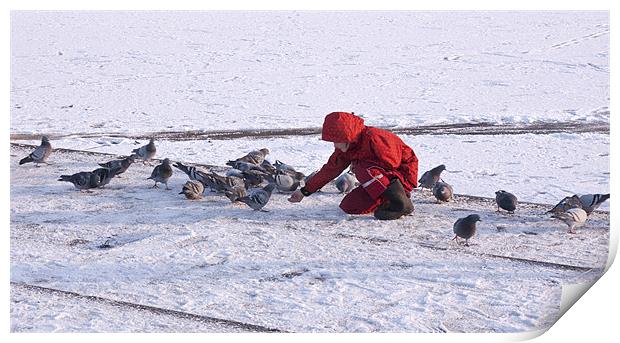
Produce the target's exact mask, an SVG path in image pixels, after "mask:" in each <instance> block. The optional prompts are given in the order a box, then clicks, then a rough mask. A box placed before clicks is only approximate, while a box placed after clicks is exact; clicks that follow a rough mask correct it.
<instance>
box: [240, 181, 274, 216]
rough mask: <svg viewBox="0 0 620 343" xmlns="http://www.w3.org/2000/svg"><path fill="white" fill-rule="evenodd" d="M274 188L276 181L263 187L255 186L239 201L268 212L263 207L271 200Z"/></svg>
mask: <svg viewBox="0 0 620 343" xmlns="http://www.w3.org/2000/svg"><path fill="white" fill-rule="evenodd" d="M274 188H276V184H275V183H270V184H268V185H267V186H265V187H263V188H257V189H256V188H255V189H253V190H252V191H251V192H250V194H248V195H247V196H244V197H241V198H239V199H238V201H241V202H243V203H245V204H246V205H248V206H250V207H251V208H253V209H254V210H255V211H263V212H266V211H265V210H263V207H265V205H267V203H268V202H269V198H271V192H273V190H274Z"/></svg>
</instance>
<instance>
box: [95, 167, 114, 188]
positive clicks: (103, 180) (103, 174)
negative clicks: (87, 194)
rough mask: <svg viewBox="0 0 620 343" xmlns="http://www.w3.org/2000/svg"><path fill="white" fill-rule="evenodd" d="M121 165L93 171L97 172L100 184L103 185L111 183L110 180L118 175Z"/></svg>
mask: <svg viewBox="0 0 620 343" xmlns="http://www.w3.org/2000/svg"><path fill="white" fill-rule="evenodd" d="M119 168H120V167H117V168H114V169H110V168H97V169H95V170H93V171H92V173H93V174H96V175H97V176H98V177H99V186H98V187H103V186H105V185H107V184H108V183H110V180H112V178H113V177H114V176H115V175H116V173H117V172H118V169H119Z"/></svg>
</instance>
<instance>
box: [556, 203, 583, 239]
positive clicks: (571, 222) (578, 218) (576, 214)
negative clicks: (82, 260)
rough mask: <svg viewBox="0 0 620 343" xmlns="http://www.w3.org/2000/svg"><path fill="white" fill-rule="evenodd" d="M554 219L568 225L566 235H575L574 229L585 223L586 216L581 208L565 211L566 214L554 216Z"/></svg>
mask: <svg viewBox="0 0 620 343" xmlns="http://www.w3.org/2000/svg"><path fill="white" fill-rule="evenodd" d="M554 217H555V218H558V219H560V220H561V221H563V222H564V223H565V224H566V225H568V233H577V232H576V231H575V228H576V227H580V226H583V225H584V224H585V223H586V219H588V214H587V213H586V211H584V210H583V209H581V208H571V209H568V210H566V212H562V213H557V214H555V215H554Z"/></svg>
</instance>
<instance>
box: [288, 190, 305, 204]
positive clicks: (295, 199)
mask: <svg viewBox="0 0 620 343" xmlns="http://www.w3.org/2000/svg"><path fill="white" fill-rule="evenodd" d="M303 198H304V195H303V194H302V193H301V191H300V190H299V189H298V190H296V191H295V192H293V194H291V196H290V197H289V198H288V201H290V202H300V201H301V200H302V199H303Z"/></svg>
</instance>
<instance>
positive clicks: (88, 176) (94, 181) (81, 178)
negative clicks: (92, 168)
mask: <svg viewBox="0 0 620 343" xmlns="http://www.w3.org/2000/svg"><path fill="white" fill-rule="evenodd" d="M58 181H65V182H71V183H72V184H73V185H74V186H75V188H77V189H79V190H80V191H83V190H86V191H87V192H90V191H88V190H89V189H91V188H97V187H99V176H98V175H97V174H95V173H93V172H79V173H77V174H73V175H60V179H58Z"/></svg>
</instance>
